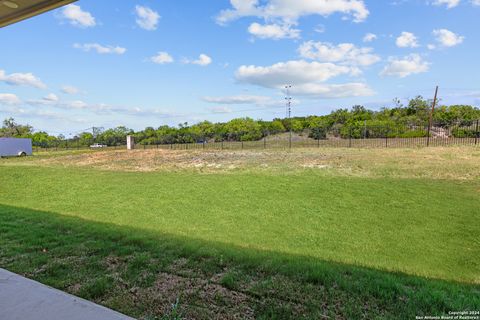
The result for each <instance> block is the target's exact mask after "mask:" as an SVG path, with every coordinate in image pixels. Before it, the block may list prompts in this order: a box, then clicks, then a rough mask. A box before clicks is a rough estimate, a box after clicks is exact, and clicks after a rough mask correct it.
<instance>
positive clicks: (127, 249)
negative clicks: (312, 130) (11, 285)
mask: <svg viewBox="0 0 480 320" xmlns="http://www.w3.org/2000/svg"><path fill="white" fill-rule="evenodd" d="M0 179H1V183H0V232H1V233H0V267H4V268H7V269H10V270H11V271H14V272H19V273H22V274H25V275H27V276H29V277H31V278H34V279H37V280H40V281H42V282H44V283H47V284H51V285H53V286H56V287H58V288H61V289H63V290H67V291H69V292H72V293H75V294H78V295H80V296H83V297H86V298H88V299H91V300H94V301H96V302H100V303H102V304H105V305H107V306H110V307H113V308H115V309H117V310H120V311H123V312H126V313H128V314H130V315H133V316H137V317H147V318H148V317H150V318H152V317H154V316H160V315H162V314H165V313H168V311H169V310H170V309H171V304H172V303H175V302H176V301H177V299H178V305H176V307H174V308H173V309H174V313H175V312H180V313H181V314H183V316H185V317H187V318H192V317H193V318H202V319H203V318H205V319H206V318H211V317H212V314H211V313H209V312H212V310H216V311H215V314H220V315H221V314H224V315H225V316H224V317H225V318H229V317H231V318H234V317H233V316H234V315H235V314H238V315H243V317H245V318H253V317H255V318H302V317H304V318H307V319H309V318H319V317H323V316H329V317H333V318H363V317H366V318H398V319H404V318H406V317H414V316H415V315H422V314H425V315H438V314H442V313H446V312H448V311H461V310H467V309H468V310H474V309H477V310H478V309H480V298H479V296H480V287H479V284H480V236H479V231H478V226H479V225H480V214H479V213H480V197H479V196H480V183H479V182H478V181H477V180H472V181H463V182H462V181H455V180H445V179H414V178H402V179H399V178H389V177H384V178H378V177H363V178H362V177H349V176H334V175H331V174H329V175H325V174H321V173H319V172H318V171H317V170H311V169H305V170H300V171H299V170H297V171H285V172H273V171H272V172H269V171H259V172H255V171H252V170H248V171H242V170H239V171H235V172H227V173H226V172H220V173H208V174H202V173H198V172H194V171H188V170H183V171H182V170H181V171H177V172H174V173H172V172H167V171H160V172H124V171H104V170H97V169H95V168H77V167H68V166H67V167H60V166H56V167H42V166H16V165H15V163H13V164H12V163H9V165H8V166H1V165H0ZM165 286H166V288H165ZM209 308H210V310H209ZM222 312H223V313H222ZM172 317H173V315H172ZM241 318H242V317H241Z"/></svg>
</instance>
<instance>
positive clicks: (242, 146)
mask: <svg viewBox="0 0 480 320" xmlns="http://www.w3.org/2000/svg"><path fill="white" fill-rule="evenodd" d="M242 150H243V140H242Z"/></svg>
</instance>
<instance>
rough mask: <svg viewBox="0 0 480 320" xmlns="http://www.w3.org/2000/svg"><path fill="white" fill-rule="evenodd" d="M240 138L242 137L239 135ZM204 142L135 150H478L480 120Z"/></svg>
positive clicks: (62, 145) (62, 146)
mask: <svg viewBox="0 0 480 320" xmlns="http://www.w3.org/2000/svg"><path fill="white" fill-rule="evenodd" d="M240 136H241V135H240ZM198 140H200V141H201V142H191V143H160V142H159V143H155V142H152V141H151V140H149V143H148V144H142V143H141V142H140V144H137V145H136V149H170V150H242V149H275V148H276V149H289V148H322V147H340V148H418V147H435V146H468V145H470V146H479V145H480V120H474V121H471V120H470V121H461V122H458V123H455V124H450V125H445V124H436V125H432V126H430V125H428V124H421V125H418V124H410V125H404V124H392V123H390V124H388V125H369V124H368V123H364V124H359V123H358V124H356V125H350V126H345V125H333V126H329V127H326V126H325V127H322V126H319V127H316V128H313V129H310V130H305V131H303V132H301V133H292V134H289V133H284V134H280V135H268V134H266V135H265V136H264V138H262V139H261V140H257V141H229V140H220V141H218V139H217V140H215V139H208V138H206V137H202V138H200V139H198ZM125 148H126V146H125V145H116V146H108V147H106V146H105V147H98V146H97V148H94V147H91V146H88V145H80V144H79V143H78V142H77V143H76V142H75V141H72V140H66V141H58V142H57V144H56V145H51V146H48V147H40V146H34V151H36V152H41V151H59V150H82V149H97V150H105V149H125Z"/></svg>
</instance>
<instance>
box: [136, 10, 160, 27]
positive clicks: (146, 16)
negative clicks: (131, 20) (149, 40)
mask: <svg viewBox="0 0 480 320" xmlns="http://www.w3.org/2000/svg"><path fill="white" fill-rule="evenodd" d="M135 13H136V15H137V19H136V20H135V21H136V22H137V24H138V25H139V26H140V28H142V29H145V30H148V31H152V30H156V29H157V26H158V21H159V20H160V15H159V14H158V12H156V11H154V10H152V9H150V8H149V7H144V6H136V7H135Z"/></svg>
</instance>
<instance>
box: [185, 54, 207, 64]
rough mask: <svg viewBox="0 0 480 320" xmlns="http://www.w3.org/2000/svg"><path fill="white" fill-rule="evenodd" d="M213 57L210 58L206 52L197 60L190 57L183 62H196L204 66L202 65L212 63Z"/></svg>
mask: <svg viewBox="0 0 480 320" xmlns="http://www.w3.org/2000/svg"><path fill="white" fill-rule="evenodd" d="M212 61H213V60H212V58H210V57H209V56H207V55H206V54H204V53H202V54H201V55H200V56H199V57H198V59H197V60H188V59H184V60H183V63H185V64H196V65H199V66H202V67H205V66H208V65H209V64H211V63H212Z"/></svg>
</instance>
